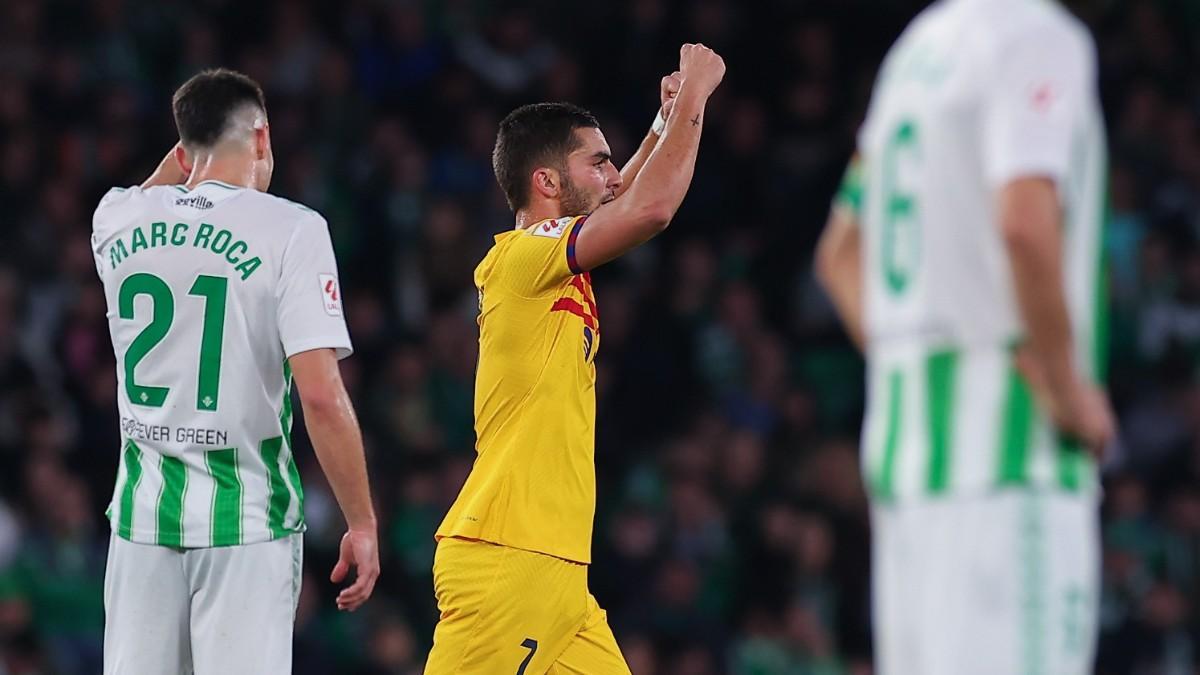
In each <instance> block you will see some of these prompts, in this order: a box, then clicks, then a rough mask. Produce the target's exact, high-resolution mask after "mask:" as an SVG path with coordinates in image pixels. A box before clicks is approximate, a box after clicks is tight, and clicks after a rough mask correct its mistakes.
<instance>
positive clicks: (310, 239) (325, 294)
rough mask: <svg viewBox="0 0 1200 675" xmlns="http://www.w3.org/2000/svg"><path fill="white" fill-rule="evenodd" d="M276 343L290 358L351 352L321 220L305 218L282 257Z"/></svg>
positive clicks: (339, 290) (330, 247)
mask: <svg viewBox="0 0 1200 675" xmlns="http://www.w3.org/2000/svg"><path fill="white" fill-rule="evenodd" d="M277 297H278V300H279V303H278V315H277V321H278V324H279V339H280V341H281V342H282V343H283V352H284V355H285V356H287V357H288V358H291V357H292V356H293V355H295V354H298V353H300V352H305V351H309V350H311V349H335V350H337V355H338V358H339V359H343V358H346V357H347V356H349V355H350V353H351V352H352V351H353V348H352V347H351V345H350V334H349V332H348V331H347V330H346V320H345V317H344V316H343V315H342V288H341V283H340V280H339V279H338V270H337V261H336V260H335V259H334V256H333V242H332V241H331V240H330V238H329V226H328V225H327V224H326V223H325V219H324V218H322V217H320V216H318V215H315V214H309V215H308V217H305V218H304V219H303V220H302V221H301V222H300V224H299V225H298V226H297V227H296V229H295V231H293V233H292V238H291V240H290V241H289V242H288V245H287V247H286V248H285V249H284V251H283V261H282V264H281V268H280V277H279V289H278V292H277Z"/></svg>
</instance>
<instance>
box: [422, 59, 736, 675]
mask: <svg viewBox="0 0 1200 675" xmlns="http://www.w3.org/2000/svg"><path fill="white" fill-rule="evenodd" d="M724 75H725V63H724V61H722V59H721V57H720V56H718V55H717V54H716V53H715V52H713V51H712V50H711V49H708V48H707V47H705V46H703V45H693V44H686V45H684V46H683V47H682V48H681V49H680V58H679V70H678V71H676V72H675V73H673V74H671V75H669V76H667V77H665V78H663V81H662V90H661V94H662V107H661V108H660V111H659V119H658V120H656V122H655V125H654V127H653V128H652V129H651V132H650V133H649V134H647V136H646V138H645V140H643V141H642V144H641V146H640V147H639V148H638V151H637V153H636V154H635V155H634V156H633V158H632V159H630V160H629V162H628V163H627V164H626V165H625V168H624V169H622V170H621V171H620V172H618V171H617V169H616V167H615V166H613V163H612V156H611V152H610V150H609V147H608V143H607V142H606V141H605V140H604V134H602V133H601V132H600V129H599V125H598V124H597V122H596V119H595V118H594V117H593V116H592V115H591V114H590V113H588V112H587V111H585V110H583V109H581V108H578V107H576V106H573V105H569V104H565V103H539V104H535V105H529V106H524V107H522V108H518V109H517V110H515V111H513V112H512V113H511V114H510V115H509V116H508V117H506V118H505V119H504V121H503V122H501V123H500V131H499V134H498V135H497V138H496V147H495V151H494V153H493V159H492V162H493V166H494V168H495V171H496V179H497V180H498V181H499V183H500V186H501V187H502V188H503V190H504V192H505V196H506V197H507V199H508V203H509V206H511V207H512V209H513V211H514V212H515V214H516V228H515V229H514V230H512V231H510V232H506V233H504V234H501V235H499V236H497V237H496V244H495V246H493V247H492V250H491V251H490V252H488V254H487V256H486V257H485V258H484V259H483V262H481V263H480V264H479V267H478V268H477V269H476V270H475V284H476V286H477V287H478V289H479V306H480V314H479V366H478V372H477V375H476V381H475V431H476V435H477V442H476V450H477V452H478V456H477V458H476V460H475V466H474V468H473V469H472V470H471V475H470V476H469V477H468V478H467V482H466V485H464V486H463V489H462V492H461V493H460V494H459V496H458V499H457V501H455V503H454V505H453V506H452V507H451V509H450V512H449V513H448V514H447V515H446V518H445V520H444V521H443V522H442V525H441V527H440V528H438V532H437V537H438V540H439V543H438V548H437V555H436V558H435V560H434V565H433V571H434V591H435V593H436V595H437V601H438V608H439V609H440V611H441V621H440V622H439V623H438V626H437V630H436V631H435V632H434V637H433V651H432V652H431V653H430V655H429V660H428V662H427V663H426V666H425V672H426V673H429V674H430V675H446V674H449V673H496V674H498V675H540V674H542V673H586V674H588V675H607V674H609V673H628V672H629V667H628V666H627V665H626V664H625V659H624V658H623V657H622V656H621V652H620V649H618V648H617V643H616V640H615V639H614V638H613V633H612V630H611V629H610V628H609V626H608V621H607V619H606V618H605V614H604V611H603V610H601V609H600V608H599V606H597V604H596V600H595V598H593V597H592V596H591V594H590V593H589V592H588V588H587V566H588V563H590V562H591V541H592V518H593V515H594V513H595V506H596V504H595V502H596V478H595V465H594V431H595V417H596V397H595V382H596V368H595V365H594V360H595V358H596V351H597V349H598V348H599V346H600V335H601V332H602V330H601V327H600V317H599V313H598V312H597V309H596V300H595V295H594V294H593V292H592V283H591V277H590V275H589V274H588V271H589V270H591V269H593V268H595V267H597V266H598V265H601V264H603V263H605V262H608V261H610V260H612V259H614V258H616V257H618V256H620V255H621V254H623V253H625V252H626V251H628V250H630V249H632V248H633V247H635V246H637V245H639V244H641V243H643V242H645V241H646V240H648V239H650V238H651V237H653V236H654V235H656V234H658V233H659V232H661V231H662V230H663V229H664V228H666V226H667V224H668V223H669V222H670V221H671V217H672V216H673V215H674V214H675V211H676V209H678V208H679V204H680V202H682V201H683V197H684V194H685V193H686V192H687V189H688V185H689V184H690V183H691V180H692V172H693V169H694V167H695V161H696V151H697V148H698V146H699V143H700V132H701V130H702V129H703V124H704V112H705V110H704V109H705V106H706V104H707V101H708V98H709V96H710V95H711V94H712V92H713V91H714V90H715V89H716V87H717V85H718V84H720V82H721V79H722V78H723V77H724ZM664 120H665V122H664Z"/></svg>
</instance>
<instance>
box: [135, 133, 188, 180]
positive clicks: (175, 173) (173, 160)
mask: <svg viewBox="0 0 1200 675" xmlns="http://www.w3.org/2000/svg"><path fill="white" fill-rule="evenodd" d="M184 161H185V154H184V150H183V143H182V142H180V143H176V144H175V146H174V147H172V148H171V150H170V151H169V152H167V154H166V156H165V157H163V158H162V161H161V162H159V163H158V167H156V168H155V169H154V172H153V173H151V174H150V177H149V178H147V179H146V180H144V181H142V186H141V187H142V189H143V190H144V189H146V188H149V187H154V186H155V185H179V184H181V183H183V182H184V181H186V180H187V177H188V173H187V171H185V170H184Z"/></svg>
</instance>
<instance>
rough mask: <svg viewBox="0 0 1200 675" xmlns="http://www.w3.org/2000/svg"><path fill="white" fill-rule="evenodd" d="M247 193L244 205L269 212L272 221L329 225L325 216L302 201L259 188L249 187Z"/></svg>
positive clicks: (289, 223)
mask: <svg viewBox="0 0 1200 675" xmlns="http://www.w3.org/2000/svg"><path fill="white" fill-rule="evenodd" d="M246 193H247V194H246V195H245V196H244V197H243V198H242V199H243V200H245V203H244V207H247V208H254V209H257V210H261V211H265V212H267V213H269V214H270V215H271V216H272V217H271V221H272V222H278V223H283V224H288V225H291V226H296V225H299V224H305V223H313V222H316V223H320V224H321V225H327V221H326V220H325V216H323V215H321V213H320V212H318V211H317V210H316V209H314V208H311V207H309V206H305V205H304V204H301V203H300V202H295V201H292V200H290V199H287V198H285V197H280V196H279V195H274V194H271V193H269V192H259V191H258V190H249V189H247V190H246Z"/></svg>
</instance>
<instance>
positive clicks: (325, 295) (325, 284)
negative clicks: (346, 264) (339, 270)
mask: <svg viewBox="0 0 1200 675" xmlns="http://www.w3.org/2000/svg"><path fill="white" fill-rule="evenodd" d="M317 278H318V279H319V280H320V282H321V301H322V302H323V303H324V305H325V313H326V314H328V315H329V316H341V315H342V289H341V288H340V287H339V286H338V279H337V277H336V276H335V275H332V274H319V275H317Z"/></svg>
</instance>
